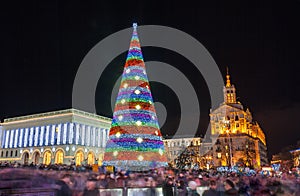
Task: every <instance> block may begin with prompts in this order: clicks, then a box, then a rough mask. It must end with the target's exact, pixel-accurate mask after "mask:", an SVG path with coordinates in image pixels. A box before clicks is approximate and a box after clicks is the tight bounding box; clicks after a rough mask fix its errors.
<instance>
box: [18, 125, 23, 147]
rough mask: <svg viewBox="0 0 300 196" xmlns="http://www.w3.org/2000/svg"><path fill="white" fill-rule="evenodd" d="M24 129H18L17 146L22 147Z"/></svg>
mask: <svg viewBox="0 0 300 196" xmlns="http://www.w3.org/2000/svg"><path fill="white" fill-rule="evenodd" d="M23 138H24V129H20V137H19V147H23Z"/></svg>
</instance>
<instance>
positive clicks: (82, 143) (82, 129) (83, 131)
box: [81, 125, 85, 145]
mask: <svg viewBox="0 0 300 196" xmlns="http://www.w3.org/2000/svg"><path fill="white" fill-rule="evenodd" d="M84 143H85V125H81V145H84Z"/></svg>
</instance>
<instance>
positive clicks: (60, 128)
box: [0, 109, 111, 165]
mask: <svg viewBox="0 0 300 196" xmlns="http://www.w3.org/2000/svg"><path fill="white" fill-rule="evenodd" d="M110 126H111V119H110V118H106V117H102V116H99V115H96V114H91V113H87V112H83V111H80V110H76V109H67V110H60V111H54V112H47V113H40V114H34V115H27V116H21V117H15V118H7V119H4V122H3V123H1V127H0V161H2V162H3V161H11V162H15V161H16V162H19V163H21V164H30V163H31V162H33V163H34V164H39V163H43V164H46V165H48V164H54V163H56V164H70V163H71V162H75V163H76V165H81V164H83V163H86V164H90V165H92V164H95V163H96V162H98V164H101V161H102V159H103V154H104V149H105V145H106V141H107V139H108V135H109V129H110Z"/></svg>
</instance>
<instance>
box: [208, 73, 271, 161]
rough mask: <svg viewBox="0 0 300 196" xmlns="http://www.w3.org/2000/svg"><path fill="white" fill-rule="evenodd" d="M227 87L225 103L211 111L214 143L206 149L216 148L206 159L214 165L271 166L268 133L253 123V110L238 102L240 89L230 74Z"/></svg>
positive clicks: (224, 89) (227, 77) (225, 88)
mask: <svg viewBox="0 0 300 196" xmlns="http://www.w3.org/2000/svg"><path fill="white" fill-rule="evenodd" d="M226 79H227V80H226V85H225V86H224V88H223V93H224V102H223V103H222V104H220V106H219V107H218V108H217V109H215V110H213V111H211V113H210V124H211V137H210V138H211V141H212V142H215V144H214V145H212V143H205V142H204V143H203V146H204V147H205V146H207V147H208V148H211V147H212V150H211V149H210V150H209V152H208V153H207V154H206V155H205V156H209V157H212V162H211V164H213V166H215V167H218V166H233V165H244V166H253V167H261V166H262V165H265V164H267V163H268V160H267V147H266V139H265V134H264V132H263V131H262V129H261V127H260V126H259V124H258V123H257V122H255V121H253V118H252V115H251V112H250V111H249V109H246V110H244V107H243V105H242V104H241V103H240V102H239V101H237V96H236V89H235V87H234V85H233V84H231V81H230V76H229V74H228V71H227V75H226Z"/></svg>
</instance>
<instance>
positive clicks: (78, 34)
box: [0, 0, 300, 157]
mask: <svg viewBox="0 0 300 196" xmlns="http://www.w3.org/2000/svg"><path fill="white" fill-rule="evenodd" d="M178 2H179V3H176V1H173V0H168V1H163V2H159V1H151V2H147V3H145V2H144V3H143V2H142V1H120V2H113V1H83V0H80V1H79V0H72V1H59V0H56V1H54V0H53V1H38V0H35V1H20V2H16V1H12V2H11V4H2V5H1V8H0V9H1V10H0V18H1V31H0V35H1V36H0V39H1V42H0V43H1V44H0V45H1V47H0V48H1V53H0V55H1V56H0V65H1V77H0V80H1V99H0V104H1V105H0V118H1V120H3V119H4V118H8V117H15V116H21V115H26V114H34V113H39V112H47V111H53V110H58V109H67V108H71V107H72V85H73V80H74V78H75V75H76V72H77V69H78V67H79V65H80V63H81V61H82V60H83V58H84V56H85V55H86V54H87V52H88V51H89V50H90V49H91V48H92V47H93V46H94V45H96V44H97V43H98V42H99V41H100V40H102V39H103V38H105V37H106V36H109V35H110V34H112V33H115V32H117V31H119V30H122V29H124V28H128V27H131V25H132V22H138V24H139V25H164V26H169V27H173V28H176V29H179V30H181V31H184V32H186V33H188V34H190V35H191V36H193V37H194V38H196V39H197V40H198V41H199V42H201V43H202V44H203V45H204V46H205V47H206V49H207V50H208V51H209V52H210V54H211V55H212V57H213V58H214V60H215V61H216V63H217V65H218V66H219V69H220V70H221V72H222V74H223V76H225V73H226V66H228V67H229V70H230V74H231V81H232V83H234V85H235V87H236V88H237V96H238V97H239V101H241V102H242V104H243V105H244V106H245V107H249V109H250V111H251V112H252V114H253V117H254V119H255V120H256V121H258V122H259V124H260V125H261V127H262V129H263V130H264V132H265V133H266V137H267V142H268V150H269V152H268V153H269V157H270V155H272V154H274V153H276V152H278V151H280V149H281V148H283V147H284V146H287V145H289V144H295V143H296V141H297V140H299V139H300V136H299V131H300V127H299V124H298V122H299V121H298V117H299V111H300V93H299V84H300V76H299V73H300V72H299V58H298V57H299V46H300V38H299V36H300V27H299V24H300V22H299V20H300V12H299V10H300V1H299V0H287V1H276V2H275V1H238V0H234V1H220V2H215V1H195V2H194V3H190V2H188V1H178ZM140 40H141V43H142V40H143V38H142V37H140ZM128 44H129V42H128ZM143 55H144V59H145V61H149V60H157V61H163V62H167V63H169V64H171V65H173V66H175V67H178V68H179V69H180V71H182V72H183V73H185V74H186V77H187V78H188V79H189V80H190V81H191V83H192V84H193V87H194V88H195V89H197V95H199V97H201V99H200V100H199V105H200V106H201V121H200V124H199V131H198V135H203V134H204V130H205V129H206V126H207V123H208V121H209V117H208V114H209V109H210V98H209V94H208V90H207V87H206V84H205V81H204V80H203V78H202V76H201V74H200V75H199V73H198V74H197V73H195V72H194V71H193V70H192V68H190V67H192V65H189V64H191V63H190V62H189V61H188V60H186V59H184V58H183V57H182V56H181V55H179V54H176V53H174V52H172V51H168V50H165V49H161V48H154V47H145V48H143ZM125 58H126V53H124V54H122V55H120V56H118V57H116V58H115V59H114V60H113V62H111V63H110V65H109V66H108V68H107V70H106V73H110V74H108V75H109V76H106V77H105V75H104V76H103V77H101V79H100V81H99V83H98V87H97V93H96V106H97V113H98V114H100V115H104V116H108V117H111V115H112V112H111V110H110V107H109V106H110V98H109V97H108V96H106V93H107V92H109V91H110V90H111V88H112V84H114V82H115V80H116V78H117V77H119V76H120V74H121V72H122V69H123V65H124V63H125ZM183 65H184V66H183ZM146 66H147V63H146ZM111 73H115V75H112V74H111ZM151 87H152V93H153V96H154V100H156V101H160V102H162V103H165V104H169V105H168V106H166V108H167V110H168V121H167V122H166V124H165V125H163V127H162V132H163V134H164V135H165V134H169V135H172V130H173V129H174V127H176V120H178V119H177V118H178V115H176V113H174V112H172V108H173V107H172V102H171V105H170V102H168V97H170V99H171V98H172V97H174V94H173V92H172V90H170V89H168V87H166V86H163V85H161V84H156V83H152V84H151ZM220 90H222V89H220ZM173 100H174V99H173ZM175 103H176V101H175ZM174 108H176V106H174Z"/></svg>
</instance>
